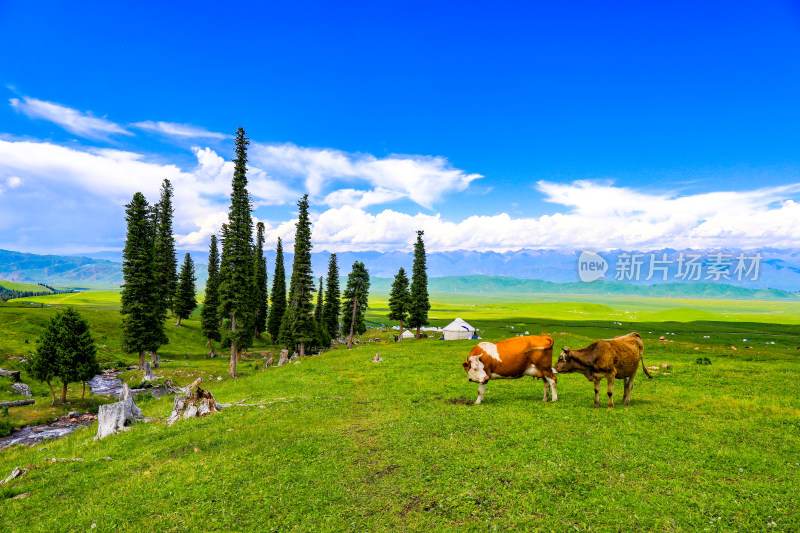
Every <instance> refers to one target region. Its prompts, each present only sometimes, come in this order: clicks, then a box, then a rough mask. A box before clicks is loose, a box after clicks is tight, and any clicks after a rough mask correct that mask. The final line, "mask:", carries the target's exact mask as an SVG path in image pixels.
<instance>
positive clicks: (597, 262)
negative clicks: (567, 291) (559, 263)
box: [578, 251, 608, 282]
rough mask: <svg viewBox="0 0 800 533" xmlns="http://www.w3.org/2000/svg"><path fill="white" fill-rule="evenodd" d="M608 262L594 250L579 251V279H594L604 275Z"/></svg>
mask: <svg viewBox="0 0 800 533" xmlns="http://www.w3.org/2000/svg"><path fill="white" fill-rule="evenodd" d="M607 270H608V263H607V262H606V260H605V259H603V258H602V257H600V256H599V255H598V254H596V253H594V252H586V251H583V252H581V256H580V257H579V258H578V276H579V277H580V278H581V281H587V282H588V281H595V280H597V279H600V278H602V277H603V276H605V275H606V271H607Z"/></svg>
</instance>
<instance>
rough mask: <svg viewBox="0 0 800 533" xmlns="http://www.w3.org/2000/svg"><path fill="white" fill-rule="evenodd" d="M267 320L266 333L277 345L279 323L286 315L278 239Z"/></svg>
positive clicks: (281, 249)
mask: <svg viewBox="0 0 800 533" xmlns="http://www.w3.org/2000/svg"><path fill="white" fill-rule="evenodd" d="M269 299H270V302H271V304H272V305H271V306H270V310H269V320H268V321H267V331H269V334H270V336H271V337H272V342H273V344H278V334H279V333H280V330H281V321H282V320H283V315H284V313H286V271H285V270H284V267H283V245H282V244H281V238H280V237H278V247H277V248H276V250H275V270H274V273H273V275H272V292H271V293H270V298H269Z"/></svg>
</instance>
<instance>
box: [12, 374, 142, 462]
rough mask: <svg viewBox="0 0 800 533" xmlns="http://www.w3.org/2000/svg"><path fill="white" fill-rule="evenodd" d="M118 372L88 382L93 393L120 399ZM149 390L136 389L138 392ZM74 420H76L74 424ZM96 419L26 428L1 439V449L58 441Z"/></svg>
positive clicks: (87, 417) (85, 417)
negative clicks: (51, 440) (52, 440)
mask: <svg viewBox="0 0 800 533" xmlns="http://www.w3.org/2000/svg"><path fill="white" fill-rule="evenodd" d="M117 374H118V372H115V371H113V370H105V371H103V373H102V374H100V375H97V376H95V377H93V378H92V379H91V381H88V382H87V383H88V384H89V388H90V389H91V391H92V393H93V394H95V395H97V396H112V397H114V398H119V396H120V395H121V394H122V380H120V379H119V378H118V377H117ZM142 390H147V389H134V391H133V393H134V395H136V394H137V392H141V391H142ZM73 420H75V421H74V422H73ZM95 420H96V417H94V416H91V415H81V416H80V417H78V418H76V419H71V418H70V417H68V416H61V417H59V418H58V420H56V421H55V422H51V423H49V424H40V425H38V426H25V427H24V428H22V429H20V430H19V431H15V432H14V433H12V434H11V435H9V436H7V437H3V438H0V449H3V448H6V447H8V446H11V445H12V444H25V445H27V446H32V445H34V444H38V443H40V442H42V441H43V440H45V439H58V438H61V437H64V436H66V435H69V434H70V433H72V432H73V431H75V430H77V429H78V428H82V427H86V426H89V425H91V424H92V423H94V421H95Z"/></svg>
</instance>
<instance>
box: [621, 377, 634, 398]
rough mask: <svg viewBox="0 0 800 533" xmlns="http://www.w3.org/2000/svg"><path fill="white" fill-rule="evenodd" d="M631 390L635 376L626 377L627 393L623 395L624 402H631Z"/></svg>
mask: <svg viewBox="0 0 800 533" xmlns="http://www.w3.org/2000/svg"><path fill="white" fill-rule="evenodd" d="M631 390H633V376H631V377H629V378H625V395H624V396H623V397H622V403H624V404H625V405H630V404H631Z"/></svg>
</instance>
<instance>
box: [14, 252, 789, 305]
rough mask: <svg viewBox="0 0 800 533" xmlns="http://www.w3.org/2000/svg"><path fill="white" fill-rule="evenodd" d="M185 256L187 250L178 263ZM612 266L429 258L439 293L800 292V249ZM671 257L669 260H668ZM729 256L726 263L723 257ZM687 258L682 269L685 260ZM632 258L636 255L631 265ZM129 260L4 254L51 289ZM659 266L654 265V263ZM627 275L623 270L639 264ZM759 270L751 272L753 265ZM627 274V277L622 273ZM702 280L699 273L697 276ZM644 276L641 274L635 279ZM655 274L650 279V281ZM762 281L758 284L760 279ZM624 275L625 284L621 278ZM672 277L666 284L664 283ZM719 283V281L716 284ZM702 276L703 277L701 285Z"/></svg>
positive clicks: (381, 263) (386, 264)
mask: <svg viewBox="0 0 800 533" xmlns="http://www.w3.org/2000/svg"><path fill="white" fill-rule="evenodd" d="M183 253H185V252H180V253H179V254H178V255H179V262H180V261H182V256H183ZM191 254H192V257H193V259H194V260H195V264H196V265H197V273H196V275H197V284H198V286H199V287H202V286H203V285H204V284H205V280H206V265H205V263H206V262H207V261H208V254H207V252H191ZM599 254H600V256H601V257H602V258H603V259H604V260H605V261H606V262H607V264H608V266H607V268H608V270H607V272H606V275H605V277H604V278H603V279H601V280H598V281H594V282H592V283H584V282H581V281H579V277H578V258H579V257H580V256H581V251H580V250H576V251H558V250H519V251H514V252H502V253H500V252H474V251H454V252H435V253H429V254H428V256H427V268H428V277H429V280H430V290H431V291H432V292H462V293H481V292H491V293H504V292H505V293H565V294H618V295H631V296H632V295H641V296H664V297H667V296H671V297H681V296H684V297H698V298H793V297H794V296H793V295H792V294H790V293H794V292H798V291H800V250H775V249H765V250H760V251H759V254H760V258H759V259H758V261H755V260H754V257H755V252H743V251H740V250H713V251H696V250H683V251H679V250H671V249H665V250H658V251H655V252H646V253H637V252H623V251H620V250H613V251H609V252H599ZM665 254H666V255H665ZM719 254H722V255H721V256H720V257H721V259H720V257H717V256H718V255H719ZM681 255H683V258H682V263H681V265H679V264H678V263H679V259H681ZM631 256H635V257H634V259H633V260H632V259H631ZM740 256H741V257H743V258H744V259H743V263H742V264H743V266H744V267H750V268H751V270H750V272H745V271H742V272H740V273H739V274H740V275H741V277H742V279H741V280H739V279H737V277H740V276H737V275H736V271H735V268H736V265H737V260H736V258H737V257H740ZM329 257H330V254H329V253H328V252H324V251H323V252H318V253H314V254H313V255H312V264H313V266H314V274H315V275H316V276H323V275H326V273H327V264H328V258H329ZM690 257H694V259H693V261H694V267H696V269H695V271H693V273H692V275H690V276H686V275H684V277H683V278H681V277H680V276H679V274H680V272H678V269H679V266H680V267H683V270H684V272H683V273H684V274H686V271H688V270H689V269H688V263H687V261H688V260H689V258H690ZM337 258H338V263H339V270H340V273H341V274H342V275H343V276H346V275H347V273H348V272H349V271H350V265H352V263H353V262H354V261H362V262H364V264H365V265H366V266H367V268H368V269H369V271H370V275H371V276H372V277H373V283H372V286H373V290H374V291H375V292H388V290H389V288H390V286H391V278H393V277H394V275H395V274H396V273H397V270H398V269H399V268H400V267H403V268H405V269H406V271H407V273H408V274H409V276H410V274H411V266H412V262H413V257H412V254H411V253H406V252H341V253H337ZM121 260H122V256H121V253H120V252H99V253H91V254H85V255H81V256H57V255H34V254H26V253H20V252H11V251H5V250H0V280H7V281H18V282H29V283H40V282H41V283H47V284H50V285H59V286H67V287H116V286H119V285H120V284H121V283H122V265H121ZM721 260H722V261H727V263H728V270H727V275H728V278H731V279H725V277H724V276H721V275H720V276H717V275H716V274H714V271H715V270H714V269H715V268H716V269H719V264H720V261H721ZM291 261H292V254H286V255H285V263H286V267H287V269H290V268H291ZM653 261H655V263H653ZM274 262H275V255H274V252H272V251H268V252H267V265H268V269H269V271H270V273H271V271H272V270H273V268H274ZM637 262H638V271H637V272H636V273H634V272H633V269H632V268H628V269H627V270H625V269H624V268H623V267H621V266H620V265H623V266H624V265H627V266H628V267H630V266H631V265H632V264H633V265H637ZM754 262H757V263H758V264H757V265H755V267H756V268H757V276H755V274H756V272H755V270H754V269H753V268H752V267H753V266H754V265H753V263H754ZM651 263H652V266H655V267H656V269H655V270H654V272H653V273H652V275H650V274H651V272H650V267H651ZM621 268H623V270H624V272H623V275H622V276H620V269H621ZM698 273H699V275H697V276H695V274H698ZM634 274H638V275H634ZM648 275H650V276H649V277H650V279H649V280H648V279H646V278H647V277H648ZM754 276H755V277H756V279H752V278H753V277H754ZM615 277H622V278H623V280H624V281H618V280H615ZM665 277H666V279H664V278H665ZM715 277H719V279H718V280H716V279H713V278H715ZM695 278H697V279H695Z"/></svg>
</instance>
